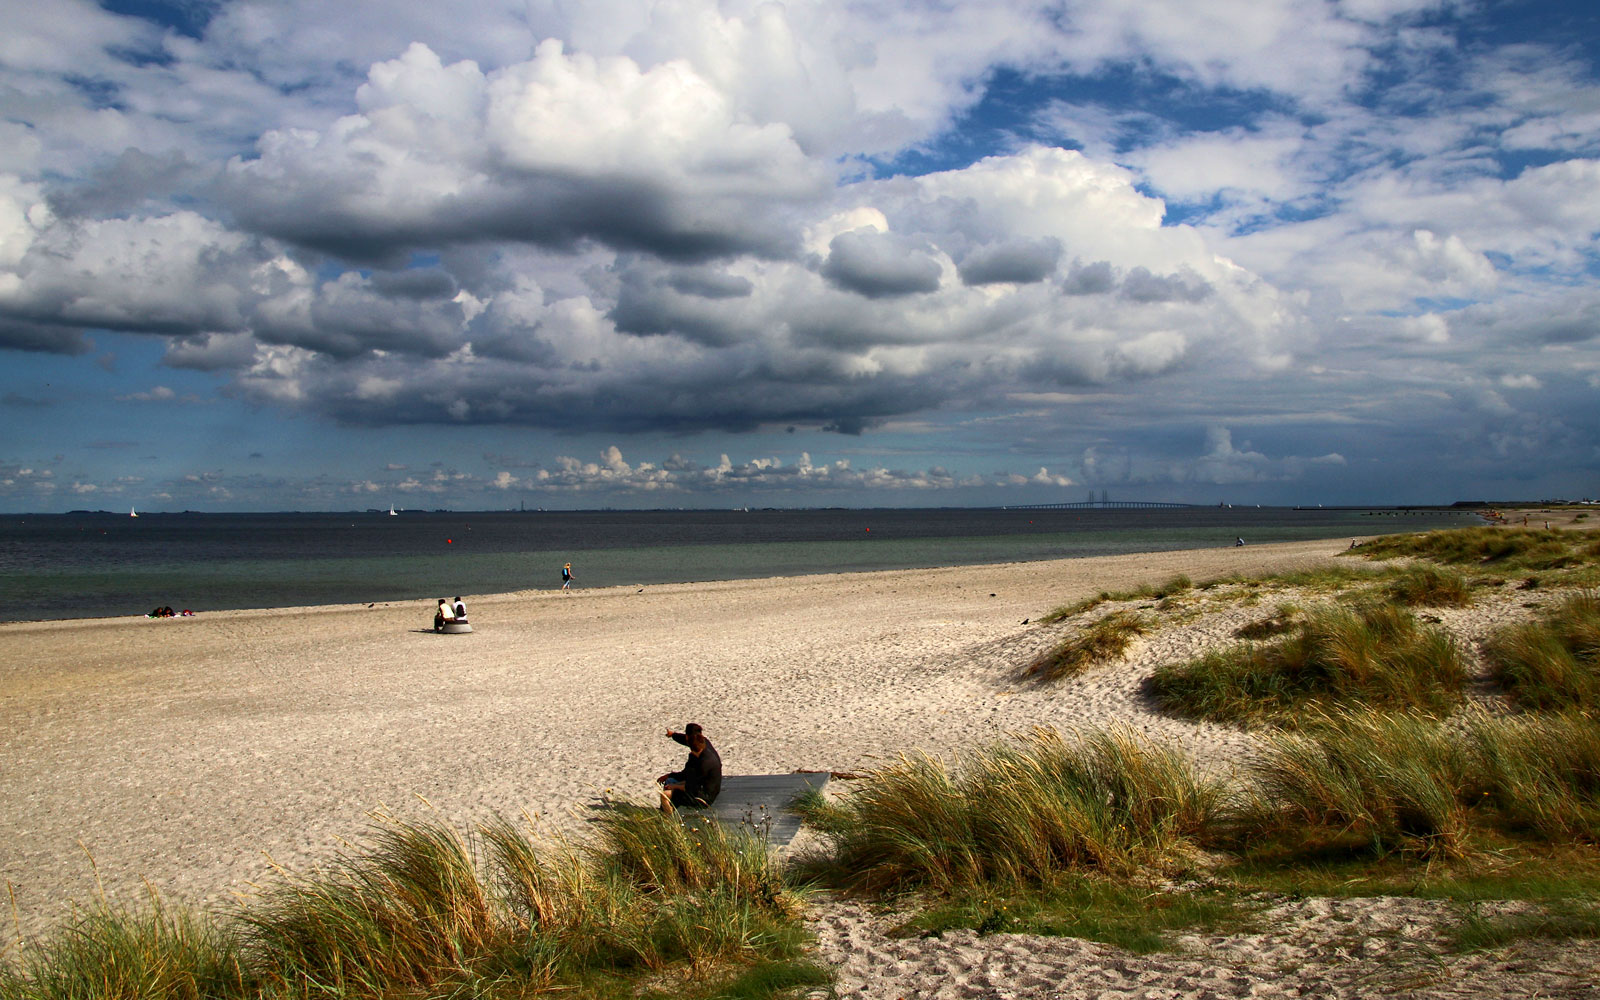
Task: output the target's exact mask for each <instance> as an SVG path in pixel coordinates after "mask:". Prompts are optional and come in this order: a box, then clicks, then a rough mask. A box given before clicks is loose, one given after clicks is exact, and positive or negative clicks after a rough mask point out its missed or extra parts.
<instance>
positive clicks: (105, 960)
mask: <svg viewBox="0 0 1600 1000" xmlns="http://www.w3.org/2000/svg"><path fill="white" fill-rule="evenodd" d="M251 982H252V980H251V977H250V976H249V974H248V973H247V972H246V970H245V967H244V964H243V956H242V952H241V949H240V943H239V939H238V937H237V935H236V933H234V930H233V929H232V928H229V927H225V926H221V925H219V924H217V923H216V922H215V921H213V920H211V919H210V918H209V917H208V916H206V915H204V914H199V913H196V912H193V911H190V910H185V909H175V908H172V907H168V906H166V905H164V904H163V903H162V902H161V900H160V899H159V898H157V897H156V896H155V895H154V894H152V895H151V898H150V901H149V905H148V906H147V907H145V908H143V909H136V908H128V907H118V906H113V905H111V904H109V903H106V902H105V901H103V900H102V901H100V902H98V903H97V904H96V905H95V906H94V907H92V908H90V909H88V910H85V911H80V912H78V913H77V914H75V915H74V918H73V919H72V920H71V922H70V923H68V925H67V926H66V927H65V928H64V929H63V930H62V931H60V932H59V933H57V934H56V935H55V936H54V937H52V938H51V939H50V940H48V941H46V942H44V943H43V944H42V945H40V946H38V947H32V948H29V949H27V950H25V951H23V952H22V953H21V956H20V958H19V960H18V961H17V962H14V963H0V996H4V997H6V998H8V1000H146V998H158V997H159V998H172V1000H205V998H211V997H242V996H248V995H250V994H249V990H250V987H251Z"/></svg>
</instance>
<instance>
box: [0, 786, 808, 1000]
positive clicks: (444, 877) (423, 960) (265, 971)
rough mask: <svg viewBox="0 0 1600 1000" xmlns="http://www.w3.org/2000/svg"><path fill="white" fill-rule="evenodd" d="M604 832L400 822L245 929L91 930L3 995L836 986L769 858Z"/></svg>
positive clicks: (120, 915) (656, 816) (380, 994)
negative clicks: (594, 836) (590, 834)
mask: <svg viewBox="0 0 1600 1000" xmlns="http://www.w3.org/2000/svg"><path fill="white" fill-rule="evenodd" d="M598 826H599V835H598V840H597V842H595V843H573V842H570V841H565V840H558V841H555V842H553V843H542V842H540V843H536V842H535V841H533V840H532V839H530V837H529V835H527V834H525V833H523V832H522V831H521V830H519V829H517V828H516V827H514V826H513V825H511V824H510V823H507V822H504V821H498V820H497V821H495V822H493V823H490V824H488V825H486V826H485V827H483V828H482V829H481V830H480V831H479V834H478V836H467V835H463V834H462V833H461V832H459V831H457V830H455V829H453V828H451V827H449V826H446V825H443V824H438V823H420V824H412V823H402V822H398V821H394V820H385V821H384V822H383V823H382V824H381V825H380V826H379V828H378V829H377V830H376V832H375V833H374V835H373V836H372V838H371V841H370V843H369V844H368V845H367V846H366V847H365V848H364V849H361V850H356V851H353V852H351V853H349V854H346V855H343V856H341V857H339V858H338V859H336V861H335V862H334V863H332V864H330V865H328V866H326V867H325V868H323V869H320V870H317V871H314V872H310V873H306V874H294V873H289V872H283V873H281V875H280V879H279V880H278V881H277V882H275V883H273V884H270V885H268V886H266V887H265V888H264V889H263V892H262V895H261V897H260V898H259V899H257V900H255V901H253V902H251V903H249V904H247V905H245V906H244V907H243V908H242V909H241V910H240V911H239V912H237V913H231V914H207V915H199V916H191V915H187V914H182V913H176V912H172V911H167V910H165V909H163V908H161V907H159V906H156V907H153V908H152V909H151V910H150V911H149V912H131V911H111V910H105V911H103V912H102V911H97V912H95V913H91V914H89V915H87V916H85V917H83V918H81V919H79V920H77V921H75V922H74V923H73V924H71V925H69V926H68V927H67V928H65V929H64V930H62V931H60V932H58V933H57V934H56V935H55V936H53V937H51V938H49V939H47V940H45V941H43V942H41V943H39V944H37V945H29V946H28V947H27V948H26V950H25V951H24V952H23V955H22V958H21V959H20V960H18V961H15V962H10V963H0V995H3V996H4V997H6V998H7V1000H13V998H16V1000H99V998H103V997H108V998H113V1000H121V998H127V1000H157V998H161V1000H166V998H177V1000H280V998H312V997H327V998H340V1000H364V998H370V1000H388V998H395V997H418V998H421V997H473V998H483V1000H496V998H508V1000H509V998H513V997H516V998H520V997H526V996H531V995H533V994H536V993H548V992H560V993H564V994H573V993H576V994H577V995H580V996H581V995H600V996H620V995H630V994H633V993H636V992H637V991H638V987H639V986H640V984H642V983H643V982H645V981H646V980H649V981H650V982H652V983H656V982H660V981H662V980H663V979H665V980H669V981H671V982H673V983H674V992H675V993H677V994H678V995H680V996H684V997H689V998H693V997H700V996H711V995H719V994H722V993H725V992H727V991H728V990H732V989H737V990H740V991H743V994H744V995H748V996H751V997H763V996H768V995H771V994H772V993H774V992H781V991H784V990H789V989H792V988H797V987H804V986H824V987H825V986H826V985H827V984H828V981H829V974H828V973H827V971H826V970H825V969H822V968H821V967H819V966H817V965H815V964H814V963H812V962H810V961H809V960H806V959H805V958H804V957H803V953H802V947H803V944H804V932H803V929H802V928H801V926H800V923H799V920H798V916H797V913H798V904H797V902H796V900H795V898H794V896H793V894H792V893H791V892H790V891H789V890H788V889H787V888H786V887H785V886H784V884H783V882H782V880H781V879H780V878H779V877H778V873H777V870H776V868H775V867H774V863H773V862H772V860H771V859H770V857H769V856H768V854H767V852H766V850H765V848H764V846H763V845H762V844H761V843H760V842H757V841H754V840H751V839H748V838H744V837H737V836H731V835H726V834H724V832H723V831H722V830H721V829H720V828H719V827H716V826H715V825H713V824H706V823H699V824H695V825H693V826H690V825H686V824H684V823H680V822H679V821H678V819H676V818H674V817H668V816H663V815H662V814H661V813H659V812H657V811H655V810H647V809H643V808H631V809H622V810H616V811H614V812H607V813H604V814H602V816H601V817H600V819H599V821H598ZM480 846H481V848H482V849H481V850H480ZM480 855H484V856H480ZM763 984H765V985H763ZM724 987H726V989H725V988H724Z"/></svg>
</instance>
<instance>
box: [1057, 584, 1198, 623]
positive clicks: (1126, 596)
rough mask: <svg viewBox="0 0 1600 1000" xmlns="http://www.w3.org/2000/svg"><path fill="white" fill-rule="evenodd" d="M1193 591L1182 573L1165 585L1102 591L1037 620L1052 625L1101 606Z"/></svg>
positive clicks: (1173, 595)
mask: <svg viewBox="0 0 1600 1000" xmlns="http://www.w3.org/2000/svg"><path fill="white" fill-rule="evenodd" d="M1192 589H1194V581H1193V580H1191V579H1189V578H1188V577H1187V576H1185V575H1183V574H1182V573H1180V574H1178V575H1177V576H1174V577H1172V578H1171V579H1170V580H1168V581H1167V582H1166V583H1162V584H1152V583H1141V584H1139V585H1138V586H1137V587H1134V588H1133V589H1132V590H1102V591H1100V592H1099V593H1098V594H1095V595H1094V596H1092V597H1085V598H1083V599H1082V600H1079V601H1075V602H1073V603H1072V604H1065V605H1062V606H1061V607H1058V608H1056V609H1054V610H1052V611H1049V612H1046V613H1045V615H1044V617H1042V618H1040V619H1039V622H1040V624H1043V625H1054V624H1056V623H1057V622H1063V621H1066V620H1067V619H1068V618H1073V617H1076V616H1077V615H1081V614H1083V613H1084V612H1085V611H1093V610H1094V609H1095V608H1098V607H1099V606H1100V605H1102V604H1115V603H1120V602H1123V601H1160V600H1165V599H1167V598H1170V597H1176V596H1177V595H1179V594H1183V593H1187V592H1188V591H1190V590H1192Z"/></svg>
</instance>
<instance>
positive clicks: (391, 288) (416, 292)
mask: <svg viewBox="0 0 1600 1000" xmlns="http://www.w3.org/2000/svg"><path fill="white" fill-rule="evenodd" d="M372 287H373V289H374V290H375V291H376V292H377V293H378V294H379V295H382V296H383V297H385V298H391V299H394V298H405V299H419V300H423V299H448V298H454V297H455V294H456V290H457V289H456V279H455V278H453V277H452V276H451V275H450V273H449V272H448V271H443V270H440V269H439V268H436V267H423V268H413V269H411V270H407V271H375V272H373V275H372Z"/></svg>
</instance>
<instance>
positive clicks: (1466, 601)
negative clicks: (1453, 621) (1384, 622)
mask: <svg viewBox="0 0 1600 1000" xmlns="http://www.w3.org/2000/svg"><path fill="white" fill-rule="evenodd" d="M1384 597H1385V598H1386V599H1387V600H1389V601H1391V602H1393V603H1395V604H1400V605H1404V606H1406V607H1413V608H1415V607H1448V608H1464V607H1467V606H1469V605H1470V604H1472V586H1471V584H1469V583H1468V582H1467V579H1466V577H1464V576H1462V575H1461V574H1460V573H1457V572H1454V571H1452V570H1448V569H1442V568H1440V567H1437V566H1429V565H1420V566H1412V567H1408V568H1407V569H1404V570H1401V571H1400V573H1399V574H1398V575H1397V576H1396V577H1395V578H1394V579H1392V580H1390V581H1389V583H1388V585H1387V586H1386V587H1385V588H1384Z"/></svg>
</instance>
